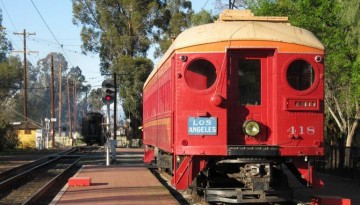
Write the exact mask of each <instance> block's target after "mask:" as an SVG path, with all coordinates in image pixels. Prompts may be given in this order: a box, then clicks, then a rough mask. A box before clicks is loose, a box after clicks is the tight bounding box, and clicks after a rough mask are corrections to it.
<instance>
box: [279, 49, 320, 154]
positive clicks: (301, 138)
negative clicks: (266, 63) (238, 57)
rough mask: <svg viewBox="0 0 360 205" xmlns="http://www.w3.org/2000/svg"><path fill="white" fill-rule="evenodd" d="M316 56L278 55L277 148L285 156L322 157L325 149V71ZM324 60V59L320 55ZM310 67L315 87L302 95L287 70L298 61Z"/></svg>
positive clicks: (312, 86) (302, 92) (306, 90)
mask: <svg viewBox="0 0 360 205" xmlns="http://www.w3.org/2000/svg"><path fill="white" fill-rule="evenodd" d="M315 56H317V54H279V55H278V61H277V62H278V65H277V67H278V70H277V71H276V79H275V82H274V88H275V90H276V91H277V92H276V93H275V98H274V99H275V105H276V106H275V109H274V120H275V121H274V128H273V132H274V134H275V135H276V136H279V137H276V138H275V140H274V144H279V145H281V146H282V155H297V156H301V155H323V147H324V143H323V142H324V131H323V130H324V114H323V109H324V108H323V101H324V94H323V92H324V80H323V76H324V70H323V64H322V63H321V62H316V61H315ZM320 56H321V57H322V58H323V56H322V55H320ZM296 60H303V61H306V62H308V63H310V64H311V66H312V67H313V72H314V79H313V84H312V85H311V87H310V88H309V89H305V90H302V91H299V90H296V89H294V88H293V87H292V86H291V85H290V84H289V83H288V80H287V75H286V72H287V69H288V67H289V65H290V64H291V63H292V62H294V61H296Z"/></svg>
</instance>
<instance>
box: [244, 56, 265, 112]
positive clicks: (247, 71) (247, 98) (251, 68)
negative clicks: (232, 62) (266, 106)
mask: <svg viewBox="0 0 360 205" xmlns="http://www.w3.org/2000/svg"><path fill="white" fill-rule="evenodd" d="M238 81H239V84H238V85H239V86H238V87H239V104H240V105H260V104H261V61H260V59H240V60H239V69H238Z"/></svg>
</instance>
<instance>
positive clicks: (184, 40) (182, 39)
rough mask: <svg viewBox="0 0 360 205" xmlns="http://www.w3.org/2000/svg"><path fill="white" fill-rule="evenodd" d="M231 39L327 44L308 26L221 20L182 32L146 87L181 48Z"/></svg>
mask: <svg viewBox="0 0 360 205" xmlns="http://www.w3.org/2000/svg"><path fill="white" fill-rule="evenodd" d="M230 40H232V41H233V40H238V41H241V40H243V41H246V40H254V41H259V40H264V41H275V42H284V43H291V44H298V45H303V46H308V47H312V48H316V49H320V50H324V46H323V44H322V43H321V42H320V41H319V40H318V39H317V38H316V36H315V35H314V34H313V33H311V32H310V31H308V30H306V29H302V28H299V27H295V26H291V25H289V24H282V23H272V22H262V21H226V22H225V21H218V22H215V23H211V24H205V25H200V26H196V27H193V28H190V29H187V30H185V31H184V32H182V33H180V34H179V36H178V37H177V38H176V39H175V41H174V42H173V43H172V45H171V46H170V47H169V49H168V50H167V51H166V53H165V54H164V55H163V57H162V58H161V60H160V61H159V63H158V64H157V65H156V66H155V68H154V69H153V71H152V72H151V73H150V75H149V77H148V78H147V80H146V81H145V83H144V88H145V86H146V85H147V83H148V82H149V80H150V79H151V78H152V76H153V75H155V73H156V72H157V70H158V69H159V68H160V67H161V65H162V64H163V63H164V62H165V61H166V59H167V58H169V57H170V55H171V54H172V53H173V52H174V51H175V50H177V49H181V48H186V47H190V46H195V45H202V44H209V43H215V42H224V41H230Z"/></svg>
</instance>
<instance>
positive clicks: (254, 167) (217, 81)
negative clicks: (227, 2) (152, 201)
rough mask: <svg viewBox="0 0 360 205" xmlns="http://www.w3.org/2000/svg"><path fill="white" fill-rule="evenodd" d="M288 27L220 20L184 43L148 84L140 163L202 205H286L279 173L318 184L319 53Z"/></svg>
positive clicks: (187, 34)
mask: <svg viewBox="0 0 360 205" xmlns="http://www.w3.org/2000/svg"><path fill="white" fill-rule="evenodd" d="M286 21H287V18H284V17H255V16H252V15H251V13H249V12H248V11H225V12H224V13H222V14H221V15H220V18H219V21H217V22H215V23H212V24H206V25H202V26H197V27H194V28H190V29H188V30H186V31H184V32H183V33H181V34H180V35H179V36H178V37H177V38H176V40H175V41H174V42H173V44H172V45H171V47H170V48H169V50H168V51H167V52H166V53H165V54H164V56H163V58H162V59H161V61H160V62H159V64H158V66H157V67H155V68H154V70H153V72H152V73H151V74H150V76H149V78H148V79H147V81H146V82H145V85H144V90H143V102H144V105H143V111H144V112H143V120H144V122H143V131H144V133H143V143H144V147H145V157H144V161H145V162H155V163H156V164H157V166H158V167H159V168H161V169H163V170H166V171H168V172H169V173H171V174H172V176H173V179H172V185H173V186H174V187H175V188H176V189H186V188H193V189H196V190H197V191H198V192H199V193H200V194H202V195H204V197H205V198H206V200H208V201H220V202H227V203H251V202H281V201H287V200H290V199H291V191H289V188H288V183H287V178H286V176H285V174H284V173H283V171H282V170H283V168H284V167H285V165H287V167H288V168H289V170H291V171H293V173H295V176H298V178H299V179H300V180H301V181H303V182H304V183H305V184H306V185H308V186H317V185H320V184H321V181H320V180H318V179H317V178H316V177H315V175H314V172H313V161H314V158H315V157H317V156H323V154H324V143H323V142H324V139H323V138H324V137H323V134H324V133H323V119H324V114H323V99H324V65H323V58H324V47H323V45H322V44H321V42H320V41H319V40H318V39H317V38H316V37H315V36H314V35H313V34H312V33H311V32H309V31H307V30H305V29H301V28H298V27H294V26H291V25H290V24H288V23H286Z"/></svg>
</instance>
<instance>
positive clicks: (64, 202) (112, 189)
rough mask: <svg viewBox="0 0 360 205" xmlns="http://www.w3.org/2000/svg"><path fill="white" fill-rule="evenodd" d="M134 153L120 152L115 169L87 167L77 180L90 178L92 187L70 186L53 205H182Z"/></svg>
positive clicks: (78, 175)
mask: <svg viewBox="0 0 360 205" xmlns="http://www.w3.org/2000/svg"><path fill="white" fill-rule="evenodd" d="M129 150H131V151H129ZM131 152H133V153H134V152H136V150H134V149H128V150H126V149H120V150H119V149H117V163H116V164H115V165H110V166H105V165H96V164H95V165H84V166H83V167H82V168H81V169H80V170H79V172H78V173H77V174H76V175H75V176H74V178H90V180H91V183H90V186H69V185H68V184H67V185H66V186H65V187H64V188H63V189H62V190H61V191H60V192H59V194H58V195H57V196H56V197H55V199H54V200H53V201H52V203H51V204H53V205H55V204H56V205H71V204H77V205H78V204H101V205H106V204H111V205H113V204H154V205H155V204H179V203H178V202H177V201H176V200H175V199H174V198H173V196H172V195H171V194H170V192H169V191H168V190H167V189H166V188H165V187H164V186H163V185H162V184H161V183H160V182H159V181H158V179H156V177H155V176H154V175H153V174H152V173H151V172H150V170H149V169H147V168H146V166H145V165H144V164H143V163H142V162H137V163H134V161H136V160H139V158H136V157H134V154H132V153H131ZM141 152H142V150H140V149H139V153H141Z"/></svg>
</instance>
